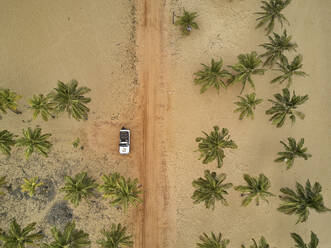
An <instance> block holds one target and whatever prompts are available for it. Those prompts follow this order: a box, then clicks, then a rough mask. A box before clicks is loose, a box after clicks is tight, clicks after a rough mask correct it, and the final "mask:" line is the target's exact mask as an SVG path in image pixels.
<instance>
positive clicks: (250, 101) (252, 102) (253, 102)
mask: <svg viewBox="0 0 331 248" xmlns="http://www.w3.org/2000/svg"><path fill="white" fill-rule="evenodd" d="M255 96H256V95H255V93H254V92H253V93H251V94H248V95H245V97H242V96H238V98H239V99H240V101H239V102H235V103H234V104H236V105H237V106H238V108H237V109H235V110H234V111H233V112H235V113H236V112H240V115H239V120H242V119H244V118H245V117H250V118H251V119H254V112H253V110H255V107H256V106H257V105H258V104H260V103H261V102H262V101H263V100H262V99H256V98H255Z"/></svg>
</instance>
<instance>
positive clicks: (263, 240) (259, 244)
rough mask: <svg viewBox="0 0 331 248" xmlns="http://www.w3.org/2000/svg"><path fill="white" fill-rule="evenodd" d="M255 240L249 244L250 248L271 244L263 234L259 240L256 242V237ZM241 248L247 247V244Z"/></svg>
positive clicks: (264, 246) (267, 246) (265, 247)
mask: <svg viewBox="0 0 331 248" xmlns="http://www.w3.org/2000/svg"><path fill="white" fill-rule="evenodd" d="M252 240H253V244H252V245H250V246H249V248H270V245H269V244H268V242H267V241H266V239H265V238H264V237H263V236H262V237H261V238H260V241H259V242H256V241H255V239H252ZM241 248H246V246H244V245H241Z"/></svg>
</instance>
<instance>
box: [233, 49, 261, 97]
mask: <svg viewBox="0 0 331 248" xmlns="http://www.w3.org/2000/svg"><path fill="white" fill-rule="evenodd" d="M261 63H262V61H261V59H260V58H259V56H258V55H257V53H256V52H251V53H247V54H240V55H239V56H238V63H237V64H236V65H234V66H229V67H230V68H232V69H233V70H234V71H235V72H236V74H235V75H234V76H233V78H232V79H231V80H230V81H229V83H230V84H231V83H234V82H241V84H242V89H241V91H240V94H241V93H242V92H243V91H244V89H245V86H246V83H247V82H249V84H250V85H251V86H252V88H253V89H254V90H255V85H254V82H253V80H252V75H263V74H264V72H265V69H261V68H259V66H260V65H261Z"/></svg>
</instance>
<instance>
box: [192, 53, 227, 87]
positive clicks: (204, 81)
mask: <svg viewBox="0 0 331 248" xmlns="http://www.w3.org/2000/svg"><path fill="white" fill-rule="evenodd" d="M201 65H202V66H203V69H202V70H200V71H198V72H196V73H195V74H194V75H195V76H196V78H195V79H194V82H195V84H199V85H202V86H201V89H200V93H204V92H205V91H206V90H207V89H208V88H209V87H214V88H216V89H217V91H218V92H219V89H220V87H223V88H226V82H225V81H224V78H228V79H229V78H231V73H229V72H228V71H227V70H222V66H223V60H222V58H220V60H219V61H215V60H214V59H212V60H211V66H208V65H205V64H201Z"/></svg>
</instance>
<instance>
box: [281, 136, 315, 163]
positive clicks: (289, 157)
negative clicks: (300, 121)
mask: <svg viewBox="0 0 331 248" xmlns="http://www.w3.org/2000/svg"><path fill="white" fill-rule="evenodd" d="M304 142H305V140H304V139H303V138H301V139H300V141H299V142H298V143H297V142H296V140H295V139H294V138H292V137H289V138H288V144H286V143H285V142H283V141H281V142H280V143H281V144H282V145H283V146H284V148H285V151H284V152H278V155H279V157H278V158H276V159H275V162H278V163H282V162H285V163H286V165H287V169H290V168H291V167H292V166H293V164H294V160H295V158H303V159H304V160H307V159H308V158H310V157H311V156H312V155H311V154H309V153H306V151H307V148H306V147H303V144H304Z"/></svg>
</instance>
